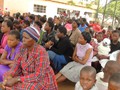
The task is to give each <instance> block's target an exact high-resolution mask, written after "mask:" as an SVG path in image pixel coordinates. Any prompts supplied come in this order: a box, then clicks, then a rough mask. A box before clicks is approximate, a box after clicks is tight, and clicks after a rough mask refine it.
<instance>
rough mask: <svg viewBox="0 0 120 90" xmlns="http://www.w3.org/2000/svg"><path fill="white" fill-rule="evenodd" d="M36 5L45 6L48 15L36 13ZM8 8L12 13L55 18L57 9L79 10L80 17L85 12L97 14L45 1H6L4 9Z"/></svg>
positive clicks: (84, 9) (89, 10)
mask: <svg viewBox="0 0 120 90" xmlns="http://www.w3.org/2000/svg"><path fill="white" fill-rule="evenodd" d="M34 4H38V5H45V6H46V13H37V12H34V10H33V8H34ZM5 8H8V10H9V11H10V12H11V14H12V13H16V12H21V13H24V12H30V13H34V14H40V15H47V16H48V17H54V16H55V15H57V8H64V9H68V10H71V11H72V10H79V11H80V15H81V16H82V15H84V12H93V13H95V10H91V9H87V8H82V7H76V6H70V5H65V4H60V3H54V2H50V1H43V0H4V9H5Z"/></svg>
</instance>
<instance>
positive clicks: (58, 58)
mask: <svg viewBox="0 0 120 90" xmlns="http://www.w3.org/2000/svg"><path fill="white" fill-rule="evenodd" d="M48 55H49V58H50V61H51V62H53V64H54V67H55V69H56V71H58V72H59V71H60V70H61V69H62V67H63V65H65V64H67V61H66V59H65V57H64V55H58V54H56V53H55V52H53V51H48Z"/></svg>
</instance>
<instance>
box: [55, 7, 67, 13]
mask: <svg viewBox="0 0 120 90" xmlns="http://www.w3.org/2000/svg"><path fill="white" fill-rule="evenodd" d="M64 11H66V9H63V8H58V9H57V14H60V13H61V12H64Z"/></svg>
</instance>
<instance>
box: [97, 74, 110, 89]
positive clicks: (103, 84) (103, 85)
mask: <svg viewBox="0 0 120 90" xmlns="http://www.w3.org/2000/svg"><path fill="white" fill-rule="evenodd" d="M103 75H104V73H103V72H100V73H98V74H97V75H96V79H97V81H96V84H95V85H96V86H97V88H98V90H107V89H108V83H107V82H103V81H102V80H101V78H103Z"/></svg>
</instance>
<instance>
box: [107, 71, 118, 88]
mask: <svg viewBox="0 0 120 90" xmlns="http://www.w3.org/2000/svg"><path fill="white" fill-rule="evenodd" d="M108 90H120V73H115V74H113V75H112V76H111V77H110V79H109V84H108Z"/></svg>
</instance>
